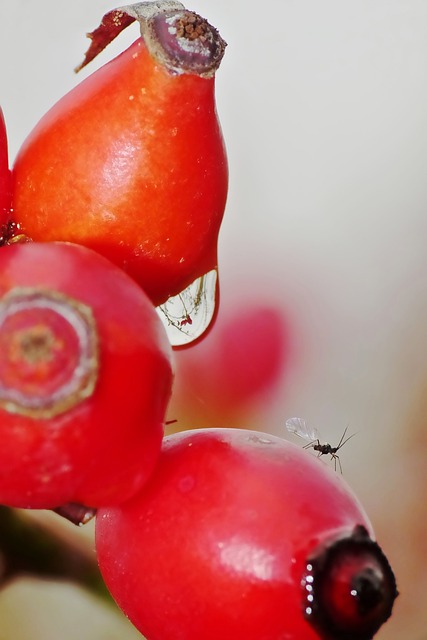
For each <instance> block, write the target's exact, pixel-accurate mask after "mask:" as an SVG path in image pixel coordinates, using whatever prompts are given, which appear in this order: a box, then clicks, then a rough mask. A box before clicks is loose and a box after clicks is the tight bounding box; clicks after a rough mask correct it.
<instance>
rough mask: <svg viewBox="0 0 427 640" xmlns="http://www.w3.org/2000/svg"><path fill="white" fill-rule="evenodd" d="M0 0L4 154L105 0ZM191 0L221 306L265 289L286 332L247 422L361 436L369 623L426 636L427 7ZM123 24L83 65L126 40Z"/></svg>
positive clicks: (30, 121) (358, 454) (42, 105)
mask: <svg viewBox="0 0 427 640" xmlns="http://www.w3.org/2000/svg"><path fill="white" fill-rule="evenodd" d="M0 2H1V8H0V18H1V19H0V53H1V59H2V60H3V64H2V65H1V67H0V69H1V70H0V74H1V75H0V78H1V82H0V103H1V104H2V106H3V109H4V112H5V117H6V120H7V123H8V129H9V133H10V147H11V154H12V156H13V155H14V154H15V153H16V151H17V149H18V147H19V144H20V143H21V142H22V140H23V139H24V137H25V135H26V134H27V133H28V132H29V130H30V129H31V127H32V126H33V125H34V124H35V122H36V121H37V120H38V118H39V117H40V116H41V115H42V114H43V113H44V111H46V110H47V109H48V107H49V106H51V105H52V104H53V102H54V101H55V100H57V99H58V98H59V97H60V96H61V95H62V94H63V93H64V92H66V91H67V90H68V89H70V88H71V87H72V86H74V85H75V84H76V83H77V81H78V80H79V78H78V77H76V76H75V75H74V74H73V71H72V69H73V67H74V66H75V65H76V64H77V63H78V62H79V61H80V60H81V58H82V54H83V52H84V50H85V47H86V44H87V42H86V39H85V38H84V33H85V32H86V31H87V30H89V29H92V28H94V27H95V26H96V25H97V24H98V22H99V19H100V17H101V15H102V14H103V13H104V12H106V11H107V10H109V9H111V8H113V7H114V4H112V3H111V2H110V1H107V0H68V1H65V0H39V1H38V2H35V1H34V0H13V2H6V1H5V0H0ZM187 6H188V8H190V9H194V10H196V11H198V12H199V13H201V14H202V15H204V16H206V17H207V18H208V19H209V20H210V21H211V22H212V23H213V24H214V25H215V26H217V27H218V28H219V29H220V31H221V34H222V35H223V37H224V38H225V39H226V40H227V41H228V42H229V47H228V49H227V52H226V56H225V58H224V61H223V64H222V67H221V69H220V71H219V73H218V76H217V98H218V110H219V113H220V116H221V121H222V125H223V130H224V135H225V138H226V142H227V146H228V150H229V159H230V179H231V184H230V196H229V203H228V208H227V213H226V217H225V220H224V225H223V230H222V234H221V242H220V259H221V276H222V277H221V279H222V292H223V302H224V304H225V305H227V304H228V305H230V304H232V303H233V304H239V297H240V299H241V300H244V299H245V298H246V297H247V296H248V295H249V294H253V295H254V296H255V297H259V298H261V299H265V300H267V301H271V300H275V301H276V303H277V304H278V305H280V306H281V307H283V309H284V310H285V312H286V314H287V316H288V318H289V320H290V323H291V327H292V330H293V335H294V340H295V345H296V352H297V357H295V358H294V361H293V363H292V369H291V371H290V372H289V373H288V375H287V376H286V378H285V380H284V382H283V388H282V389H281V392H280V393H279V394H278V395H277V398H276V399H275V401H274V403H273V405H272V406H271V407H269V411H264V412H261V413H260V414H259V415H254V417H253V424H251V425H248V426H252V427H257V428H263V429H265V430H269V431H273V432H276V433H282V432H283V431H282V430H283V423H284V419H285V418H286V417H287V416H290V415H303V416H304V417H305V418H307V419H308V420H310V421H311V422H312V423H314V424H315V425H316V426H318V427H319V428H320V429H321V431H322V432H323V433H324V434H325V436H326V438H327V439H328V440H330V441H334V440H335V438H337V437H339V436H340V434H341V432H342V430H343V427H344V426H345V425H346V424H350V429H351V430H352V431H357V432H358V436H357V437H356V438H353V439H352V441H351V443H349V445H348V449H346V450H345V451H343V454H342V461H343V465H344V470H345V476H346V478H347V479H348V481H349V482H350V484H351V485H352V486H353V487H354V488H355V490H356V492H357V493H358V495H359V496H360V497H361V499H362V501H363V503H364V504H365V506H366V508H367V511H368V512H369V514H370V516H371V518H372V520H373V522H374V525H375V527H376V529H377V531H378V535H379V537H380V538H381V540H382V541H383V542H384V544H385V546H386V551H388V553H389V555H390V557H391V560H392V562H393V564H394V566H396V568H397V571H398V576H399V577H400V586H401V591H402V595H401V598H400V601H399V603H398V606H397V609H396V616H395V617H394V618H393V620H392V621H391V622H390V623H389V624H388V625H387V626H386V627H385V629H384V630H383V631H381V633H380V634H379V636H378V637H379V638H382V639H386V638H388V639H391V638H396V639H397V638H401V637H407V638H415V639H416V638H420V640H421V638H422V637H425V635H424V636H423V633H424V630H425V624H426V620H425V614H424V613H423V611H422V609H423V606H422V603H423V601H424V595H420V594H422V593H423V588H424V589H425V586H426V585H425V584H424V583H423V580H424V582H425V578H423V577H422V573H423V569H425V568H426V558H425V555H423V554H420V553H419V550H417V549H416V548H415V546H416V545H415V546H414V544H413V539H412V538H411V535H413V534H414V531H413V529H411V525H408V520H409V521H410V518H411V514H413V513H414V510H418V516H417V518H418V521H419V522H420V526H421V527H422V526H423V524H422V523H423V522H424V525H425V524H426V522H425V519H426V509H425V500H424V494H423V491H420V483H422V482H423V481H424V480H425V476H423V475H422V472H421V471H420V469H422V468H423V466H424V464H425V457H426V456H425V454H426V440H425V436H424V441H422V440H421V441H420V439H419V434H420V433H423V428H424V433H425V423H426V415H425V408H426V407H425V404H426V403H425V401H424V388H425V386H426V383H427V341H426V334H427V251H426V237H427V180H426V165H427V127H426V117H427V91H426V85H427V3H426V2H425V0H357V1H356V0H299V1H298V2H297V1H296V0H271V1H270V2H269V3H262V4H261V3H260V4H258V3H256V2H254V1H253V0H248V1H246V2H242V1H241V0H215V1H213V2H212V1H211V2H208V1H207V0H198V2H197V3H194V4H191V5H187ZM130 31H131V33H128V34H123V35H122V36H121V38H120V41H119V42H117V44H115V45H113V46H112V47H111V48H110V49H109V50H107V51H106V52H104V54H102V58H100V59H99V61H96V62H95V63H93V64H92V65H91V68H89V69H88V70H87V71H86V70H85V71H84V72H83V73H82V74H81V77H85V76H86V75H88V74H89V73H90V72H91V71H92V70H94V69H95V68H97V67H98V66H99V65H100V64H101V63H102V62H103V61H105V60H108V59H110V58H111V57H112V56H113V55H114V53H115V52H117V51H120V50H122V48H123V47H124V46H125V44H127V43H130V42H131V41H132V40H133V39H134V38H136V37H137V34H138V32H137V27H136V26H134V28H133V31H132V29H131V30H130ZM236 300H237V301H236ZM241 312H242V314H244V305H243V303H242V309H241ZM417 491H420V493H417ZM417 496H418V497H417ZM414 535H415V534H414ZM406 551H408V553H407V554H406ZM417 572H418V573H417ZM414 575H415V576H416V577H415V578H414ZM424 593H425V591H424ZM0 599H1V598H0ZM0 631H1V630H0ZM44 640H46V636H44Z"/></svg>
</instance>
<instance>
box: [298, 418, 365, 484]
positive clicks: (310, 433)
mask: <svg viewBox="0 0 427 640" xmlns="http://www.w3.org/2000/svg"><path fill="white" fill-rule="evenodd" d="M285 424H286V428H287V430H288V431H289V432H290V433H295V435H297V436H298V437H300V438H302V439H303V440H309V442H308V444H306V445H305V446H304V449H310V448H312V449H314V450H315V451H317V454H318V455H317V457H320V456H326V455H330V456H331V460H333V461H334V468H335V471H336V470H337V463H338V466H339V469H340V472H341V473H342V466H341V460H340V457H339V456H338V455H337V451H339V450H340V449H341V447H343V446H344V445H345V443H346V442H348V441H349V440H350V438H352V437H353V436H355V435H356V434H355V433H353V434H352V435H351V436H348V438H346V437H345V435H346V433H347V429H348V427H346V428H345V429H344V433H343V434H342V436H341V440H340V441H339V443H338V444H337V446H336V447H333V446H332V445H330V444H329V443H328V442H325V443H323V444H322V443H321V442H320V434H319V432H318V430H317V429H315V428H314V427H311V426H309V425H308V424H307V422H306V421H305V420H304V419H303V418H289V419H288V420H286V423H285Z"/></svg>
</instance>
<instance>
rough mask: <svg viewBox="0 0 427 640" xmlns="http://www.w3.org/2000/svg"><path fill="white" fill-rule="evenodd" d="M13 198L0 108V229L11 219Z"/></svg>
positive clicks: (4, 128) (4, 127)
mask: <svg viewBox="0 0 427 640" xmlns="http://www.w3.org/2000/svg"><path fill="white" fill-rule="evenodd" d="M11 198H12V187H11V174H10V171H9V160H8V146H7V134H6V125H5V122H4V116H3V111H2V110H1V108H0V227H2V226H3V225H5V224H7V222H8V220H9V218H10V207H11Z"/></svg>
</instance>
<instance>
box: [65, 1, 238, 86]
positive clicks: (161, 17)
mask: <svg viewBox="0 0 427 640" xmlns="http://www.w3.org/2000/svg"><path fill="white" fill-rule="evenodd" d="M135 20H137V21H138V22H139V25H140V31H141V37H142V39H143V40H144V42H145V45H146V46H147V49H148V50H149V52H150V54H151V55H152V57H153V58H155V59H156V60H157V61H158V62H159V63H160V64H161V65H162V66H163V67H165V68H166V69H167V70H168V71H170V72H171V73H174V74H181V73H186V74H193V75H198V76H200V77H203V78H209V77H212V76H213V75H214V74H215V72H216V70H217V69H218V67H219V65H220V63H221V60H222V57H223V55H224V51H225V47H226V46H227V44H226V42H225V41H224V40H223V39H222V38H221V36H220V34H219V32H218V31H217V29H215V27H213V26H212V25H211V24H209V22H208V21H207V20H206V19H205V18H202V17H201V16H199V15H198V14H197V13H194V12H193V11H187V10H186V9H185V7H184V6H183V5H182V4H181V3H180V2H174V1H173V0H159V1H158V2H139V3H137V4H132V5H127V6H123V7H119V8H118V9H114V10H113V11H110V12H108V13H107V14H105V16H104V17H103V19H102V21H101V24H100V26H99V27H98V28H97V29H95V30H94V31H92V32H91V33H89V34H88V37H89V38H90V39H91V44H90V47H89V49H88V51H87V52H86V55H85V58H84V60H83V62H82V64H81V65H79V66H78V67H77V68H76V71H79V70H80V69H82V68H83V67H85V66H86V65H87V64H88V63H89V62H90V61H91V60H93V59H94V58H95V57H96V56H97V55H98V53H100V52H101V51H102V50H103V49H104V48H105V47H106V46H107V45H108V44H109V43H110V42H112V40H114V38H116V36H118V35H119V33H121V32H122V31H123V30H124V29H125V28H126V27H127V26H128V25H129V24H131V23H132V22H134V21H135Z"/></svg>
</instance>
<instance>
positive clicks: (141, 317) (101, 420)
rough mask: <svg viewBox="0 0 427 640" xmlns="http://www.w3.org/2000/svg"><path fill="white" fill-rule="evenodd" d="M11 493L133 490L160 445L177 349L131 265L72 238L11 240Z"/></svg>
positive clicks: (115, 494)
mask: <svg viewBox="0 0 427 640" xmlns="http://www.w3.org/2000/svg"><path fill="white" fill-rule="evenodd" d="M0 350H1V353H2V358H1V359H0V440H1V442H2V447H1V448H0V503H1V504H4V505H8V506H15V507H22V508H55V507H59V506H61V505H64V504H66V503H69V502H73V503H77V504H82V505H86V506H87V507H98V506H100V505H105V504H116V503H117V502H120V501H122V500H126V499H127V498H129V497H130V496H132V495H133V494H134V493H135V492H136V491H137V490H139V489H140V487H141V486H142V484H143V483H144V482H145V481H146V479H147V477H148V476H149V475H150V473H151V471H152V469H153V467H154V465H155V463H156V460H157V457H158V455H159V452H160V447H161V440H162V435H163V423H164V416H165V411H166V407H167V404H168V401H169V397H170V394H171V385H172V364H171V349H170V345H169V343H168V340H167V337H166V334H165V332H164V329H163V327H162V325H161V322H160V320H159V318H158V315H157V313H156V310H155V308H154V307H153V305H152V303H151V301H150V300H149V299H148V297H147V296H146V295H145V293H144V292H143V291H142V289H141V288H140V287H139V286H138V285H137V284H136V283H135V282H134V281H133V280H132V279H131V278H129V277H128V276H127V275H126V274H125V273H123V272H122V271H121V270H120V269H118V268H117V267H116V266H115V265H113V264H112V263H110V262H109V261H108V260H106V259H105V258H103V257H102V256H99V255H98V254H96V253H95V252H93V251H91V250H89V249H86V248H85V247H82V246H79V245H72V244H69V243H61V242H54V243H46V244H45V243H26V244H13V245H10V246H4V247H2V248H1V250H0Z"/></svg>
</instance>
